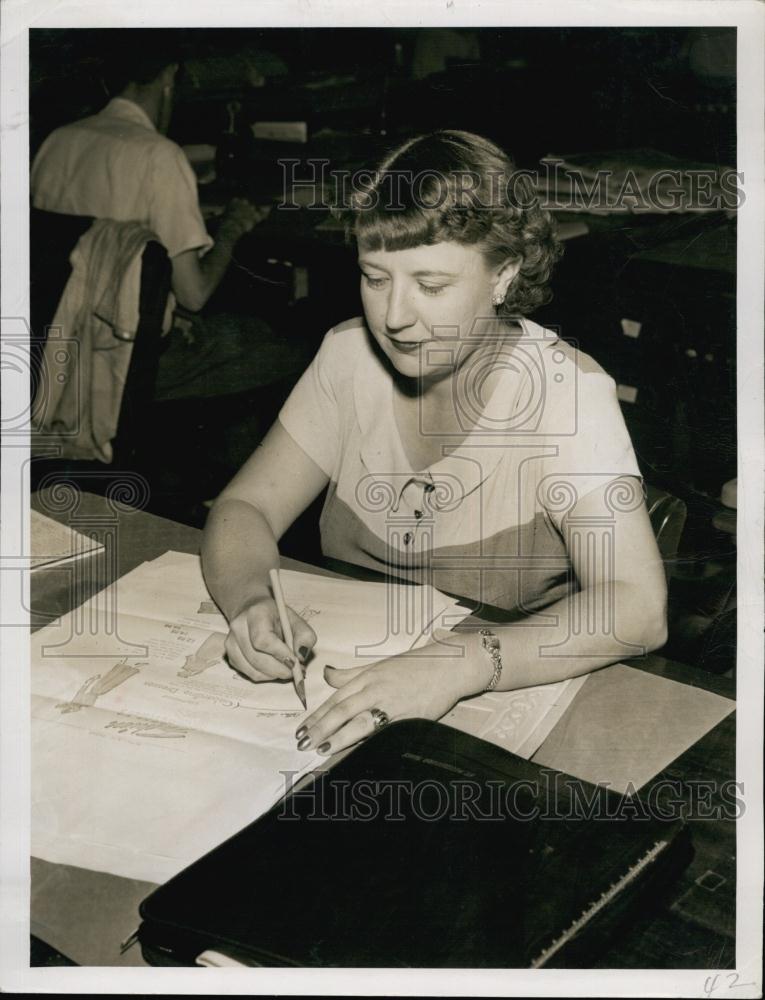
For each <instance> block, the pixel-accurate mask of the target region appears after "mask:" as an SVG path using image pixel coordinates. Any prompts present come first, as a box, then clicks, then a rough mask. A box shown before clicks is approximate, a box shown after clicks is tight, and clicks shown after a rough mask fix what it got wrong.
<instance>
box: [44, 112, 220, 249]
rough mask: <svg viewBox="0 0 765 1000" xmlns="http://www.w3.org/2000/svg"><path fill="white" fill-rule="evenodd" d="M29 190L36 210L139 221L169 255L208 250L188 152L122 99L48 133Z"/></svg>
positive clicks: (206, 234)
mask: <svg viewBox="0 0 765 1000" xmlns="http://www.w3.org/2000/svg"><path fill="white" fill-rule="evenodd" d="M31 188H32V203H33V205H34V207H35V208H40V209H43V210H45V211H48V212H61V213H62V214H65V215H92V216H94V217H95V218H97V219H116V220H117V221H118V222H140V223H142V224H143V225H144V226H146V227H147V228H149V229H151V230H152V231H153V232H154V233H155V234H156V235H157V237H158V238H159V240H160V241H161V242H162V244H163V245H164V246H165V248H166V250H167V252H168V255H169V256H170V257H171V258H172V257H175V256H177V255H178V254H180V253H183V252H184V251H186V250H195V249H198V250H200V251H203V250H206V249H209V247H211V246H212V242H213V241H212V240H211V238H210V236H209V235H208V233H207V229H206V228H205V224H204V221H203V219H202V215H201V212H200V210H199V200H198V196H197V182H196V177H195V176H194V171H193V170H192V168H191V165H190V164H189V162H188V160H187V158H186V155H185V154H184V152H183V150H182V149H181V148H180V146H178V145H177V144H176V143H174V142H172V140H170V139H168V138H167V137H166V136H163V135H160V133H159V132H157V130H156V128H155V127H154V124H153V123H152V121H151V119H150V118H149V117H148V115H147V114H146V113H145V111H144V110H143V109H142V108H140V107H139V106H138V105H137V104H135V103H134V102H133V101H129V100H127V99H125V98H123V97H115V98H113V99H112V100H111V101H110V102H109V103H108V104H107V105H106V107H105V108H104V109H103V110H102V111H100V112H99V113H98V114H96V115H92V116H91V117H90V118H84V119H82V120H81V121H77V122H73V123H72V124H71V125H64V126H63V127H62V128H59V129H56V130H55V132H53V133H52V134H51V135H49V136H48V138H47V139H46V140H45V142H44V143H43V144H42V146H41V147H40V150H39V152H38V153H37V156H36V157H35V161H34V164H33V166H32V176H31Z"/></svg>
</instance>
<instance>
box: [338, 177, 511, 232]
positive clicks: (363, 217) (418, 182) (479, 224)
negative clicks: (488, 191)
mask: <svg viewBox="0 0 765 1000" xmlns="http://www.w3.org/2000/svg"><path fill="white" fill-rule="evenodd" d="M463 182H464V176H462V177H461V178H460V177H459V176H458V175H456V174H454V173H452V174H449V173H440V172H438V171H427V172H420V173H419V174H417V175H415V176H414V178H413V177H412V174H411V172H409V171H407V172H405V173H403V172H400V171H391V172H386V173H384V174H382V175H378V176H377V177H376V178H375V181H374V184H373V185H370V186H369V187H367V188H365V189H363V190H361V191H358V192H357V193H356V195H355V196H354V205H353V208H352V210H351V217H350V219H349V223H350V225H349V230H350V231H352V232H353V233H354V234H355V236H356V239H357V241H358V243H359V245H360V246H363V247H364V248H365V249H367V250H373V251H374V250H386V251H389V250H409V249H412V248H413V247H418V246H432V245H433V244H434V243H441V242H442V241H451V242H453V243H460V244H462V245H472V244H475V243H479V242H481V241H482V240H484V239H485V238H486V237H487V235H488V234H489V231H490V230H491V225H492V221H491V213H490V212H489V211H487V210H486V209H485V208H484V209H483V211H482V210H481V205H480V203H479V202H478V201H477V199H476V197H475V192H474V191H470V192H469V196H468V197H466V196H465V191H464V189H463Z"/></svg>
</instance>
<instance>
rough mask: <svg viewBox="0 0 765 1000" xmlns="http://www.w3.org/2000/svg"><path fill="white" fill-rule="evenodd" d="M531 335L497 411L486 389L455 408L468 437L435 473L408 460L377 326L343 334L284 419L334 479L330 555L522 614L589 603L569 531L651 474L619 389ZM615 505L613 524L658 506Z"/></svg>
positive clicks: (359, 323)
mask: <svg viewBox="0 0 765 1000" xmlns="http://www.w3.org/2000/svg"><path fill="white" fill-rule="evenodd" d="M521 328H522V332H521V333H520V334H519V335H514V336H508V337H507V338H506V340H505V341H503V343H502V346H501V349H500V352H499V355H498V358H497V361H496V366H497V370H498V371H499V377H498V380H497V383H496V387H495V388H494V390H493V392H492V394H491V396H490V397H489V399H488V400H483V399H482V398H481V391H480V380H478V379H477V380H475V384H474V386H473V389H474V390H475V391H473V390H472V389H470V388H468V391H466V392H465V393H464V394H462V397H461V398H457V399H456V400H455V405H456V407H457V412H458V413H459V414H460V415H461V416H460V420H464V426H465V433H462V434H461V435H456V436H455V438H454V443H453V444H451V445H450V444H449V443H448V441H447V442H446V444H445V445H444V447H443V457H442V458H441V459H439V460H438V461H437V462H435V463H434V464H433V465H431V466H430V467H429V468H427V469H425V470H414V469H412V468H411V465H410V463H409V461H408V459H407V456H406V454H405V451H404V447H403V445H402V442H401V438H400V435H399V432H398V426H397V423H396V418H395V413H394V402H393V401H394V386H393V382H392V379H391V376H390V374H389V372H388V370H387V369H386V367H385V365H384V363H383V361H382V360H381V357H380V354H379V349H378V348H377V346H376V345H375V344H374V341H373V338H372V336H371V334H370V333H369V331H368V330H367V329H366V327H365V325H364V322H363V320H360V319H357V320H351V321H349V322H347V323H343V324H341V325H340V326H338V327H335V328H334V329H333V330H330V332H329V333H328V334H327V335H326V337H325V338H324V341H323V342H322V345H321V347H320V349H319V351H318V353H317V355H316V357H315V359H314V360H313V362H312V363H311V365H310V366H309V367H308V369H307V370H306V372H305V373H304V374H303V376H302V377H301V379H300V381H299V382H298V383H297V385H296V386H295V388H294V390H293V391H292V393H291V395H290V396H289V398H288V399H287V401H286V403H285V405H284V407H283V408H282V410H281V412H280V414H279V420H280V421H281V423H282V425H283V426H284V428H285V429H286V431H287V432H288V433H289V435H290V436H291V437H292V438H293V439H294V440H295V441H296V443H297V444H298V445H299V446H300V447H301V448H302V449H303V451H304V452H306V454H307V455H309V456H310V457H311V458H312V459H313V461H314V462H316V464H317V465H318V466H319V467H320V468H321V469H322V470H323V471H324V472H325V473H326V475H327V476H328V477H329V480H330V482H329V488H328V494H327V499H326V502H325V505H324V509H323V512H322V516H321V539H322V551H323V552H324V554H325V555H327V556H331V557H333V558H336V559H341V560H344V561H347V562H351V563H356V564H358V565H362V566H367V567H370V568H372V569H375V570H378V571H381V572H384V573H390V574H392V575H395V576H400V577H404V578H407V579H411V580H416V581H418V582H426V583H432V584H433V585H434V586H436V587H438V588H439V589H441V590H445V591H447V592H449V593H452V594H459V595H462V596H465V597H469V598H472V599H473V600H476V601H480V602H485V603H488V604H492V605H496V606H498V607H501V608H504V609H507V610H517V611H521V612H530V611H536V610H538V609H539V608H542V607H544V606H545V605H547V604H551V603H552V602H554V601H556V600H558V599H560V598H561V597H564V596H567V595H568V594H570V593H572V592H574V591H575V590H576V589H577V583H576V580H575V578H574V576H573V573H572V571H571V563H570V560H569V557H568V553H567V549H566V545H565V542H564V537H563V530H562V529H563V520H564V517H565V516H566V514H567V512H569V511H570V510H571V508H572V506H573V503H574V502H575V500H576V499H577V498H579V497H582V496H584V495H586V494H587V493H589V492H591V491H593V490H595V489H596V488H597V487H602V486H604V485H607V484H609V483H611V482H612V481H613V480H614V479H615V478H617V477H619V476H624V475H627V476H636V477H638V478H639V477H640V470H639V467H638V464H637V461H636V459H635V454H634V451H633V449H632V444H631V442H630V438H629V435H628V433H627V429H626V427H625V424H624V419H623V417H622V414H621V410H620V408H619V403H618V400H617V396H616V389H615V384H614V381H613V379H612V378H611V377H610V376H608V375H607V374H606V373H605V372H604V371H603V370H602V369H601V368H600V367H599V366H598V365H597V364H596V362H594V361H593V360H592V358H590V357H589V356H588V355H586V354H583V353H581V352H579V351H576V350H575V349H573V348H572V347H571V346H570V345H568V344H566V343H565V342H564V341H562V340H560V339H559V338H558V337H557V335H556V334H555V333H553V332H551V331H550V330H545V329H543V328H542V327H540V326H539V325H537V324H536V323H533V322H531V321H530V320H522V321H521ZM444 348H445V350H446V351H452V350H454V349H455V348H454V345H453V344H450V343H449V342H448V341H445V342H444ZM467 385H468V387H469V386H470V382H469V381H468V382H467ZM429 430H430V431H431V432H433V433H436V432H437V430H438V429H437V428H431V429H429V428H427V427H426V426H423V427H422V428H421V431H424V432H425V433H427V432H428V431H429ZM460 436H462V437H463V440H461V441H460ZM612 492H613V495H611V494H610V493H608V492H607V493H606V501H605V503H606V509H605V511H604V516H605V517H606V519H608V518H609V516H612V514H613V511H614V510H615V509H619V508H622V509H623V508H624V507H629V506H630V505H633V506H637V505H638V504H640V503H642V502H643V493H642V484H641V483H640V482H635V483H634V491H633V494H634V495H631V496H630V495H626V494H629V493H630V490H629V489H627V490H626V491H625V489H624V487H623V485H622V486H621V487H619V486H618V485H616V486H615V487H614V489H613V491H612Z"/></svg>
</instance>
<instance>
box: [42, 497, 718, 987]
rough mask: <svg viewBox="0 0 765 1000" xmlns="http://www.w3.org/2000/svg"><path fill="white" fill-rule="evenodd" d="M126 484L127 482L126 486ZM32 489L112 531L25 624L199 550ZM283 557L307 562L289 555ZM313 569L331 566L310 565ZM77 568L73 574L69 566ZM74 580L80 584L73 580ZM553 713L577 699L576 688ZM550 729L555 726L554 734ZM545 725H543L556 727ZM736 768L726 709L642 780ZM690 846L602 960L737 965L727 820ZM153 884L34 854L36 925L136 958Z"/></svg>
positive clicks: (701, 832)
mask: <svg viewBox="0 0 765 1000" xmlns="http://www.w3.org/2000/svg"><path fill="white" fill-rule="evenodd" d="M123 495H124V494H123ZM53 500H54V498H53V497H52V496H51V495H47V496H40V495H35V496H34V497H33V500H32V506H33V507H34V508H35V509H36V510H39V511H41V512H43V513H47V514H48V515H49V516H52V517H55V518H56V519H57V520H60V521H62V522H64V523H69V524H71V526H72V527H75V528H77V529H78V530H80V531H87V532H94V533H97V534H101V535H102V536H103V537H104V538H105V539H106V538H107V537H108V541H109V548H108V549H107V551H106V552H103V553H100V554H98V555H96V556H92V557H90V558H88V559H85V560H82V561H80V562H79V563H72V564H69V568H66V567H62V568H60V569H52V570H47V571H45V570H43V571H39V572H37V573H35V574H33V576H32V587H31V599H32V609H33V627H34V628H39V627H41V626H42V625H43V624H45V623H46V622H48V621H51V620H53V619H54V618H56V617H58V616H60V615H62V614H64V613H66V612H67V611H68V610H70V608H71V607H72V606H74V604H75V601H74V600H73V594H74V593H77V603H79V602H81V601H83V600H86V599H87V598H88V597H89V596H90V595H91V594H93V593H95V592H97V591H98V590H100V589H101V588H103V587H104V586H106V585H107V584H109V583H111V582H112V581H113V580H115V579H117V578H118V577H120V576H122V575H124V574H125V573H127V572H129V571H130V570H131V569H134V568H135V567H136V566H138V565H139V564H140V563H141V562H143V561H145V560H147V559H153V558H156V557H157V556H159V555H161V554H162V553H163V552H166V551H168V550H170V549H174V550H176V551H180V552H190V553H196V552H198V551H199V540H200V536H201V533H200V532H199V531H198V530H197V529H195V528H190V527H187V526H185V525H180V524H176V523H174V522H171V521H167V520H165V519H164V518H160V517H156V516H154V515H152V514H147V513H145V512H143V511H140V510H135V509H132V508H130V507H126V506H124V505H121V504H119V503H118V502H117V501H116V500H112V501H108V500H106V499H104V498H103V497H98V496H94V495H93V494H89V493H76V492H74V491H72V492H71V494H70V495H69V496H68V497H66V496H64V495H62V494H59V495H58V500H57V502H56V503H55V504H54V503H53ZM284 564H285V565H286V566H288V567H290V568H295V569H301V568H302V569H306V568H307V567H306V565H305V564H302V563H297V562H295V561H294V560H285V561H284ZM75 567H76V568H75ZM310 568H311V570H312V571H313V572H320V573H323V572H327V571H326V570H325V569H319V568H317V567H310ZM75 574H76V576H75ZM75 579H76V580H77V588H78V589H77V590H76V591H75V590H73V587H72V584H73V581H74V580H75ZM631 665H632V666H635V667H638V668H639V669H641V670H645V671H648V672H649V673H652V674H655V675H657V676H660V677H667V678H670V679H672V680H676V681H680V682H682V683H685V684H691V685H693V686H698V687H702V688H704V689H706V690H709V691H713V692H715V693H718V694H721V695H724V696H727V697H733V695H734V690H733V684H732V682H730V681H728V680H727V679H726V678H721V677H717V676H715V675H709V674H705V673H703V672H702V671H699V670H695V669H694V668H692V667H689V666H686V665H684V664H679V663H673V662H671V661H668V660H665V659H663V658H662V657H660V656H655V655H651V656H648V657H645V658H643V659H641V660H640V661H634V662H633V663H632V664H631ZM586 685H587V682H585V686H584V687H583V688H582V691H580V694H579V696H578V697H577V699H575V701H574V703H573V704H572V705H571V706H570V708H569V709H568V711H567V713H566V715H564V717H563V718H562V719H561V721H560V723H559V725H562V724H563V723H564V722H565V721H566V720H567V719H568V720H569V721H570V717H571V713H575V712H577V711H579V710H580V709H578V702H580V699H581V695H582V693H583V692H584V691H585V690H586ZM554 732H555V731H553V734H554ZM553 734H551V737H552V735H553ZM734 778H735V729H734V716H733V715H730V716H728V717H727V718H726V719H725V720H724V721H723V722H721V723H720V724H719V725H717V726H716V727H715V728H714V729H712V730H711V731H710V732H709V733H707V735H706V736H704V737H703V738H702V739H701V740H699V741H698V742H697V743H696V744H695V745H694V746H693V747H691V748H690V749H689V750H688V751H687V752H686V753H684V754H682V756H680V757H679V758H678V759H677V760H675V761H673V762H672V764H671V765H670V766H669V767H667V768H666V769H665V770H664V771H663V772H662V773H661V774H659V775H657V776H656V778H655V779H654V780H653V781H652V782H649V784H648V785H647V786H646V787H645V788H644V789H643V790H642V791H641V797H642V796H643V795H645V794H647V793H648V792H649V791H650V789H651V788H652V787H653V786H654V785H655V784H656V783H657V782H659V781H662V780H668V781H671V782H675V783H676V784H675V786H674V787H675V788H677V789H678V794H677V795H676V797H680V798H682V799H683V800H684V801H688V799H689V796H690V795H692V794H693V788H692V783H693V782H699V781H704V782H709V783H712V784H711V787H712V788H713V791H712V794H711V799H710V802H711V804H712V805H715V804H717V803H720V802H721V797H720V788H721V786H722V784H723V783H724V782H726V781H732V780H733V779H734ZM690 823H691V832H692V837H693V842H694V847H695V857H694V859H693V861H692V862H691V864H690V866H689V867H688V868H687V869H686V870H685V872H684V873H683V874H682V876H681V877H680V878H679V880H678V881H677V882H676V883H675V884H674V885H672V886H671V888H670V889H669V892H668V895H667V897H666V898H665V899H664V901H663V902H662V903H661V905H659V906H657V907H656V908H655V911H654V912H653V913H651V915H650V916H646V917H645V918H643V919H641V921H640V922H639V923H635V924H633V925H632V926H631V927H630V929H629V930H628V932H627V933H625V934H624V935H623V936H622V937H621V938H620V940H619V942H618V944H617V945H615V946H613V947H612V948H611V949H610V950H609V952H608V953H607V954H605V955H603V956H602V958H601V959H600V961H599V962H598V963H597V965H598V967H600V968H668V969H674V968H714V969H718V968H720V969H724V968H733V967H734V964H735V878H736V875H735V823H734V822H733V821H732V820H726V819H713V820H703V819H692V820H691V821H690ZM152 888H153V886H152V885H151V884H149V883H146V882H138V881H134V880H131V879H125V878H120V877H117V876H114V875H107V874H104V873H100V872H91V871H86V870H84V869H80V868H74V867H71V866H67V865H56V864H50V863H48V862H45V861H41V860H39V859H36V858H33V859H32V891H31V923H32V933H33V934H35V935H37V936H38V937H40V938H42V939H43V940H44V941H47V943H49V944H51V945H53V946H54V947H56V948H58V949H59V950H60V951H62V952H63V953H64V954H65V955H68V956H69V957H70V958H72V959H74V960H75V961H77V962H79V963H80V964H86V965H105V966H110V965H143V964H144V963H143V960H142V958H141V954H140V949H139V948H138V947H133V948H131V949H130V950H129V951H127V952H126V954H125V955H122V956H121V955H120V954H119V942H120V941H122V940H123V939H125V938H126V937H127V936H128V935H129V934H130V933H131V932H132V931H133V930H135V928H136V926H137V924H138V922H139V920H138V915H137V907H138V904H139V902H140V901H141V900H142V899H143V898H144V897H145V896H146V895H148V893H149V892H150V891H151V889H152Z"/></svg>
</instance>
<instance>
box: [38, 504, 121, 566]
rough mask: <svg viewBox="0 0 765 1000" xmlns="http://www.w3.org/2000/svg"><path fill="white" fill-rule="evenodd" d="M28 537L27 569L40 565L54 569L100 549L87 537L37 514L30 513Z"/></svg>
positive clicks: (100, 546)
mask: <svg viewBox="0 0 765 1000" xmlns="http://www.w3.org/2000/svg"><path fill="white" fill-rule="evenodd" d="M29 529H30V536H31V555H30V558H29V562H30V566H31V568H32V569H33V570H35V569H40V567H42V566H46V567H50V566H56V565H58V564H60V563H65V562H70V561H71V560H72V559H82V558H83V557H84V556H87V555H91V554H92V553H94V552H99V551H100V550H101V549H103V547H104V546H103V544H102V543H101V542H98V541H95V540H94V539H92V538H88V536H87V535H83V534H82V532H80V531H75V530H74V528H70V527H68V525H66V524H59V522H58V521H54V520H52V518H50V517H46V516H45V515H44V514H41V513H39V511H36V510H33V511H31V512H30V522H29Z"/></svg>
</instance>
